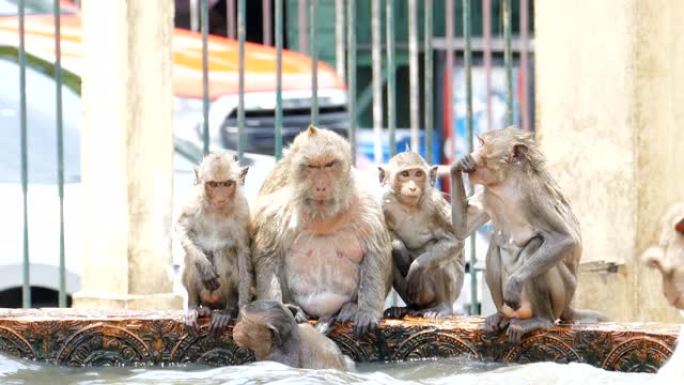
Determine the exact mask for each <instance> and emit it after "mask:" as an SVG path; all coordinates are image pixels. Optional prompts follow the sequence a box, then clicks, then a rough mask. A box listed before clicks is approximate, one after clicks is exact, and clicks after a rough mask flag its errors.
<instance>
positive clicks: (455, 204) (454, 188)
mask: <svg viewBox="0 0 684 385" xmlns="http://www.w3.org/2000/svg"><path fill="white" fill-rule="evenodd" d="M463 162H464V159H461V160H460V161H459V162H457V163H454V165H452V166H451V222H452V224H453V227H454V233H455V234H456V237H457V238H458V240H461V241H463V240H465V239H466V238H467V237H468V236H470V235H471V234H472V233H473V232H475V230H477V229H478V228H479V227H480V226H482V225H484V224H485V223H487V221H488V220H489V216H488V215H487V213H486V212H485V211H484V210H482V208H481V207H479V206H478V205H475V204H471V202H470V200H469V199H468V197H467V196H466V192H465V185H464V183H463V170H464V167H467V166H464V165H463ZM471 199H473V198H471ZM473 201H478V198H476V197H474V199H473Z"/></svg>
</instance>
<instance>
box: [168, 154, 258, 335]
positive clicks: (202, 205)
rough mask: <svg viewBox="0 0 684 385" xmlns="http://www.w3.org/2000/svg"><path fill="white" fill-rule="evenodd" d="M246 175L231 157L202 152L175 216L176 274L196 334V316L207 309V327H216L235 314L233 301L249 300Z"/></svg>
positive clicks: (222, 326)
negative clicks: (189, 193) (181, 259)
mask: <svg viewBox="0 0 684 385" xmlns="http://www.w3.org/2000/svg"><path fill="white" fill-rule="evenodd" d="M246 175H247V167H245V168H240V166H239V165H238V162H237V157H234V156H232V155H230V154H227V153H221V154H209V155H207V156H206V157H205V158H204V160H202V163H201V164H200V165H199V167H198V168H196V169H195V185H196V188H195V191H194V194H193V197H192V200H191V201H190V202H189V203H188V204H187V205H186V206H185V207H184V208H183V210H182V212H181V214H180V217H179V218H178V221H177V222H176V233H177V236H178V237H179V239H180V242H181V245H182V246H183V249H184V251H185V268H184V270H183V276H182V280H183V285H184V286H185V288H186V289H187V291H188V312H187V314H186V324H187V326H188V329H189V331H190V333H192V334H197V318H198V317H199V316H206V315H209V314H210V313H211V316H212V318H211V326H210V331H211V332H212V333H218V332H220V331H221V330H222V329H223V328H224V327H225V326H226V325H227V324H228V322H229V321H230V320H231V318H232V317H235V316H237V312H238V308H239V305H244V304H246V303H247V302H249V300H250V290H251V286H252V265H251V259H250V249H249V208H248V206H247V200H246V199H245V196H244V195H243V193H242V186H243V185H244V182H245V176H246ZM211 309H213V310H214V311H213V312H211Z"/></svg>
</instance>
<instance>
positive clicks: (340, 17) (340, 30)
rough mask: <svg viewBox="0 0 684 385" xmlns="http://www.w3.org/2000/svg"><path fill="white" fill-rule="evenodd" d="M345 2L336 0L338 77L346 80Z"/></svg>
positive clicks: (336, 60)
mask: <svg viewBox="0 0 684 385" xmlns="http://www.w3.org/2000/svg"><path fill="white" fill-rule="evenodd" d="M344 43H345V41H344V0H335V68H336V70H337V75H338V76H339V77H341V78H342V79H344V78H345V68H344V66H345V60H344V51H345V44H344Z"/></svg>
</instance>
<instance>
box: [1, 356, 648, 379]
mask: <svg viewBox="0 0 684 385" xmlns="http://www.w3.org/2000/svg"><path fill="white" fill-rule="evenodd" d="M0 383H1V384H3V385H10V384H31V385H34V384H48V385H61V384H70V385H71V384H78V385H96V384H97V385H99V384H107V385H114V384H141V385H148V384H149V385H152V384H155V385H156V384H174V385H186V384H187V385H194V384H203V385H213V384H226V385H242V384H333V385H337V384H379V385H384V384H386V385H390V384H391V385H395V384H400V385H403V384H430V385H432V384H435V385H437V384H445V385H446V384H458V385H489V384H491V385H499V384H505V385H533V384H543V385H554V384H557V385H561V384H568V385H570V384H572V385H608V384H620V385H631V384H633V385H637V384H639V385H641V384H645V383H651V384H658V381H656V379H655V376H654V375H653V374H646V373H619V372H608V371H605V370H601V369H598V368H594V367H592V366H589V365H586V364H576V363H571V364H556V363H551V362H543V363H535V364H526V365H503V364H495V363H482V362H477V361H471V360H467V359H460V358H459V359H440V360H433V361H418V362H402V363H372V364H360V365H358V368H357V372H354V373H344V372H340V371H337V370H306V369H293V368H289V367H287V366H284V365H281V364H277V363H274V362H257V363H252V364H249V365H242V366H226V367H221V368H207V367H202V366H177V367H173V368H162V369H160V368H155V369H151V368H64V367H58V366H53V365H47V364H39V363H35V362H32V361H26V360H21V359H16V358H10V357H7V356H3V355H0Z"/></svg>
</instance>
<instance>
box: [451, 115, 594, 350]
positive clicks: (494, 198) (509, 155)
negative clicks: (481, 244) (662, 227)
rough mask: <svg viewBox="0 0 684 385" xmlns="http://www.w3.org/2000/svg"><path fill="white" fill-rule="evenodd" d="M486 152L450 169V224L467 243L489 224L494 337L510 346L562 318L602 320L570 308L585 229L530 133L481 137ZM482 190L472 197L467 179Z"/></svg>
mask: <svg viewBox="0 0 684 385" xmlns="http://www.w3.org/2000/svg"><path fill="white" fill-rule="evenodd" d="M478 139H479V141H480V147H479V148H478V149H477V150H475V151H474V152H473V153H472V154H470V155H467V156H465V157H464V158H462V159H461V160H459V161H458V162H456V163H454V164H453V165H452V168H451V183H452V188H451V191H452V194H453V195H452V200H451V204H452V218H453V219H452V222H453V224H454V231H455V232H456V236H457V237H458V239H461V240H463V239H465V238H466V237H467V236H469V235H470V234H472V233H473V232H474V231H475V230H477V228H478V227H480V226H481V225H483V224H485V223H486V222H488V221H489V220H490V219H491V221H492V224H493V225H494V232H493V233H492V238H491V240H490V242H489V249H488V250H487V259H486V266H485V267H486V270H485V280H486V282H487V286H488V287H489V290H490V292H491V294H492V299H493V300H494V304H495V305H496V308H497V312H496V313H495V314H493V315H491V316H489V317H487V318H486V320H485V329H486V330H487V331H491V332H498V331H501V330H504V329H505V330H506V334H507V335H508V338H509V340H510V341H512V342H519V341H520V340H521V339H522V336H523V335H524V334H526V333H528V332H531V331H533V330H535V329H538V328H543V327H548V326H551V325H552V324H553V323H554V322H556V320H558V319H560V320H562V321H574V320H583V321H590V322H596V321H600V320H603V316H602V315H601V314H599V313H597V312H593V311H589V310H582V311H580V310H576V309H573V308H572V307H571V306H570V303H571V302H572V298H573V297H574V295H575V288H576V287H577V268H578V265H579V260H580V256H581V254H582V240H581V237H580V228H579V223H578V222H577V219H576V218H575V215H574V214H573V213H572V210H571V208H570V205H569V204H568V202H567V200H566V199H565V197H564V196H563V194H562V193H561V191H560V189H559V188H558V186H557V185H556V182H555V181H554V180H553V179H552V178H551V176H550V175H549V173H548V171H547V170H546V167H545V165H544V158H543V156H542V154H541V152H540V151H539V150H538V149H537V146H536V145H535V143H534V141H533V138H532V135H530V134H529V133H526V132H523V131H521V130H518V129H515V128H512V127H509V128H504V129H500V130H492V131H488V132H485V133H483V134H481V135H480V136H479V137H478ZM464 172H465V173H467V174H468V177H469V178H470V181H471V182H472V183H475V184H480V185H482V186H483V187H484V190H483V192H482V193H481V194H478V195H476V196H474V197H473V198H471V199H467V198H466V195H465V188H464V186H463V173H464Z"/></svg>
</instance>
